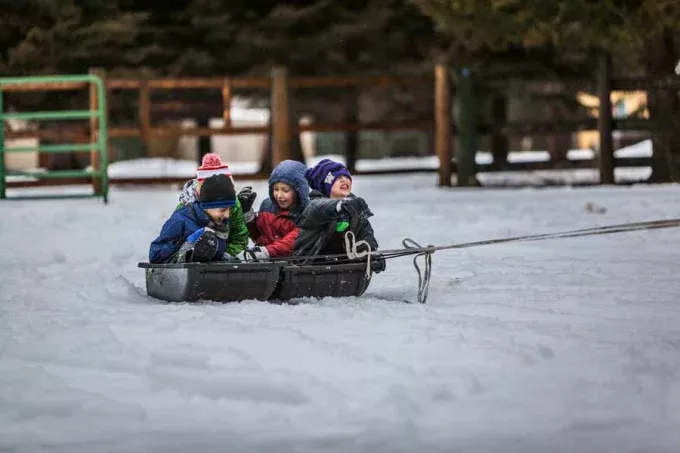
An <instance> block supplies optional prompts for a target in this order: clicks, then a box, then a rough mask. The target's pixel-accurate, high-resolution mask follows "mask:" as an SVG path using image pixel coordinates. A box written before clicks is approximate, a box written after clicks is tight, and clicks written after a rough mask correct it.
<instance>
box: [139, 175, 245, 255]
mask: <svg viewBox="0 0 680 453" xmlns="http://www.w3.org/2000/svg"><path fill="white" fill-rule="evenodd" d="M235 205H236V191H235V190H234V183H233V182H232V181H231V179H230V178H229V177H228V176H227V175H224V174H217V175H214V176H211V177H209V178H207V179H206V180H205V182H204V183H203V187H202V188H201V195H200V196H199V199H198V201H194V202H192V203H189V204H187V205H185V206H183V207H181V208H179V209H176V210H175V212H173V213H172V215H171V216H170V218H169V219H168V220H167V221H166V222H165V224H164V225H163V228H161V233H160V235H159V236H158V237H157V238H156V239H155V240H154V241H153V242H152V243H151V247H150V248H149V262H150V263H172V262H179V263H184V262H207V261H213V260H220V259H222V256H223V255H224V252H225V250H227V249H228V246H227V241H228V240H229V237H228V236H229V233H228V231H229V229H228V228H226V231H227V232H226V233H225V232H224V231H225V228H224V227H225V226H227V227H228V225H229V218H230V214H231V213H230V210H231V209H232V208H233V207H234V206H235Z"/></svg>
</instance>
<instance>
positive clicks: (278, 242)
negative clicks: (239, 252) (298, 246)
mask: <svg viewBox="0 0 680 453" xmlns="http://www.w3.org/2000/svg"><path fill="white" fill-rule="evenodd" d="M298 216H299V213H298V212H292V211H281V210H280V209H279V208H278V206H277V205H276V204H275V203H272V202H271V200H269V199H267V200H264V201H263V202H262V206H260V211H259V212H258V213H257V217H256V218H255V220H253V221H252V222H250V223H248V231H249V232H250V237H251V238H252V240H253V242H255V245H259V246H265V247H266V248H267V251H268V252H269V256H270V257H272V258H277V257H280V256H290V255H292V254H293V246H294V245H295V239H297V236H298V233H299V231H300V230H299V229H298V227H297V225H296V224H295V220H297V217H298Z"/></svg>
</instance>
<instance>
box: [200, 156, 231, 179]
mask: <svg viewBox="0 0 680 453" xmlns="http://www.w3.org/2000/svg"><path fill="white" fill-rule="evenodd" d="M213 175H227V176H231V170H229V166H228V165H227V164H225V163H223V162H222V159H220V156H218V155H217V154H215V153H208V154H206V155H205V156H203V160H202V161H201V166H200V167H198V169H197V170H196V179H198V180H199V181H203V180H205V179H207V178H209V177H211V176H213Z"/></svg>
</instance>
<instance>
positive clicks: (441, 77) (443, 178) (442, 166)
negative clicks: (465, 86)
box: [434, 61, 452, 187]
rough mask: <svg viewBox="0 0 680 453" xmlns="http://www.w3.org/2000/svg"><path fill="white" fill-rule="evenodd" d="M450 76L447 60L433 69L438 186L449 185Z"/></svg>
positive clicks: (450, 151) (450, 150)
mask: <svg viewBox="0 0 680 453" xmlns="http://www.w3.org/2000/svg"><path fill="white" fill-rule="evenodd" d="M451 128H452V123H451V78H450V74H449V67H448V63H447V62H445V61H444V62H440V63H438V64H437V65H436V66H435V69H434V134H435V136H434V148H435V153H436V154H437V157H439V186H444V187H451V169H452V165H451V154H452V149H451Z"/></svg>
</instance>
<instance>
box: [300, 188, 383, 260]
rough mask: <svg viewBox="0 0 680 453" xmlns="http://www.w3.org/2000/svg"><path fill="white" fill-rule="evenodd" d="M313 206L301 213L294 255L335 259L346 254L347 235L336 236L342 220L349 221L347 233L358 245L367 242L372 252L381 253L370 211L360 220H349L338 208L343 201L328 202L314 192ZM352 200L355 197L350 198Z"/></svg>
mask: <svg viewBox="0 0 680 453" xmlns="http://www.w3.org/2000/svg"><path fill="white" fill-rule="evenodd" d="M309 196H310V199H311V200H310V202H309V205H308V206H307V208H306V209H305V210H304V212H303V213H302V219H301V220H300V223H299V227H300V234H299V235H298V237H297V239H296V241H295V246H294V251H293V255H294V256H312V255H334V254H341V253H346V250H345V239H344V233H336V231H335V228H336V225H337V223H338V221H340V220H348V221H349V222H350V225H351V226H350V228H349V230H348V231H351V232H352V233H354V239H355V241H357V242H358V241H366V242H367V243H368V244H369V245H370V246H371V250H377V249H378V241H376V239H375V236H374V233H373V227H372V226H371V224H370V222H369V221H368V218H369V217H371V216H373V213H372V212H371V211H370V210H367V211H366V212H363V213H361V216H360V218H358V219H348V218H347V214H346V213H345V212H344V211H342V210H341V211H340V212H338V209H337V206H338V202H339V201H340V200H332V199H330V198H326V197H325V196H324V195H323V194H322V193H321V192H319V191H316V190H312V192H311V193H310V195H309ZM350 197H354V195H353V194H350Z"/></svg>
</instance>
